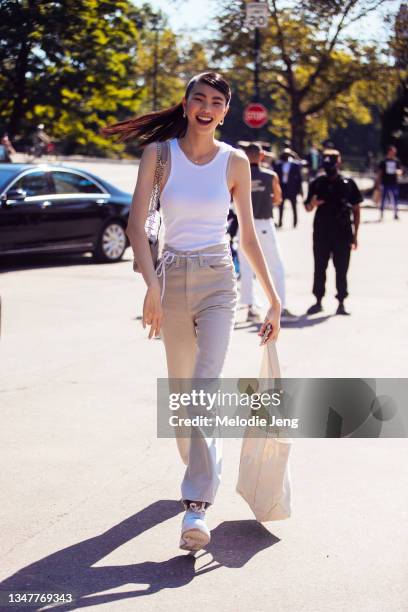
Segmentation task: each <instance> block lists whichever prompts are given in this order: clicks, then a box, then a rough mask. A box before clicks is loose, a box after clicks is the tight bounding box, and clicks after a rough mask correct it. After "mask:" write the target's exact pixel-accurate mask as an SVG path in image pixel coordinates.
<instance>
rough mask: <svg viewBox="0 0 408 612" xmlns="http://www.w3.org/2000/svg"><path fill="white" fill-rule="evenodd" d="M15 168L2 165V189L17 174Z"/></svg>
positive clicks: (0, 188)
mask: <svg viewBox="0 0 408 612" xmlns="http://www.w3.org/2000/svg"><path fill="white" fill-rule="evenodd" d="M16 174H17V173H16V169H15V168H2V167H1V165H0V191H1V190H2V189H3V187H5V186H6V185H7V183H8V182H9V180H10V179H12V178H13V176H16Z"/></svg>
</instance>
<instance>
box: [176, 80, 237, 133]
mask: <svg viewBox="0 0 408 612" xmlns="http://www.w3.org/2000/svg"><path fill="white" fill-rule="evenodd" d="M183 108H184V112H185V113H186V115H187V119H188V123H189V126H191V127H193V126H194V128H195V129H199V130H200V132H201V131H214V130H215V128H216V127H217V125H218V124H219V123H220V122H221V121H222V120H223V119H224V117H225V115H226V114H227V112H228V108H229V107H228V106H227V100H226V98H225V96H224V95H223V94H222V93H221V92H220V91H218V90H217V89H215V88H214V87H211V86H210V85H206V84H205V83H200V82H198V83H195V84H194V85H193V88H192V90H191V92H190V95H189V96H188V99H187V100H186V99H185V98H183Z"/></svg>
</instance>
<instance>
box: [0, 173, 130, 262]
mask: <svg viewBox="0 0 408 612" xmlns="http://www.w3.org/2000/svg"><path fill="white" fill-rule="evenodd" d="M131 200H132V196H131V194H129V193H126V192H124V191H121V190H120V189H117V188H116V187H114V186H113V185H111V184H109V183H107V182H106V181H105V180H102V179H100V178H98V177H96V176H95V175H93V174H91V173H90V172H85V171H83V170H78V169H76V168H70V167H67V166H62V165H56V164H44V165H43V164H41V165H39V164H0V255H11V254H17V253H40V252H41V253H57V252H58V253H67V252H71V253H74V252H75V253H81V252H82V253H84V252H92V253H93V255H94V257H95V259H96V260H97V261H100V262H115V261H119V260H120V259H121V257H122V255H123V253H124V251H125V249H126V248H127V247H128V246H129V242H128V239H127V237H126V234H125V228H126V224H127V220H128V216H129V209H130V204H131Z"/></svg>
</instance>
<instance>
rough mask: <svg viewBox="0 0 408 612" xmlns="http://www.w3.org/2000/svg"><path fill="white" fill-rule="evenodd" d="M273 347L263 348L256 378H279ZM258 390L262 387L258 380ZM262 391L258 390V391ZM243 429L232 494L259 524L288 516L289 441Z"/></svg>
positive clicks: (290, 440)
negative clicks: (257, 435) (256, 435)
mask: <svg viewBox="0 0 408 612" xmlns="http://www.w3.org/2000/svg"><path fill="white" fill-rule="evenodd" d="M280 377H281V374H280V368H279V361H278V355H277V352H276V346H275V343H274V342H272V341H271V342H268V343H267V344H266V345H265V347H264V354H263V358H262V364H261V371H260V374H259V378H260V379H264V378H268V379H271V378H273V379H276V378H280ZM259 382H260V387H262V380H260V381H259ZM262 390H266V389H262V388H260V389H258V391H260V392H262ZM250 431H251V428H249V427H248V428H247V430H246V432H245V434H244V438H243V440H242V447H241V457H240V464H239V475H238V482H237V486H236V491H237V492H238V493H239V494H240V495H241V496H242V497H243V498H244V499H245V501H246V502H247V503H248V504H249V506H250V508H251V510H252V512H253V513H254V515H255V518H256V519H257V520H258V521H259V522H261V523H264V522H267V521H280V520H282V519H286V518H289V517H290V515H291V484H290V483H291V478H290V468H289V453H290V449H291V445H292V439H291V438H279V437H273V433H271V432H267V431H265V432H264V435H263V436H260V437H250V435H249V432H250Z"/></svg>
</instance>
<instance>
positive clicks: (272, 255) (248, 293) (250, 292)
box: [238, 219, 286, 309]
mask: <svg viewBox="0 0 408 612" xmlns="http://www.w3.org/2000/svg"><path fill="white" fill-rule="evenodd" d="M254 222H255V230H256V233H257V235H258V239H259V242H260V245H261V248H262V251H263V253H264V256H265V260H266V264H267V266H268V268H269V272H270V274H271V276H272V280H273V282H274V285H275V287H276V291H277V292H278V295H279V297H280V300H281V302H282V309H283V308H285V307H286V293H285V269H284V267H283V260H282V256H281V253H280V250H279V246H278V241H277V236H276V229H275V224H274V222H273V219H254ZM238 231H239V230H238ZM238 257H239V266H240V272H241V298H240V301H241V304H248V305H249V304H254V273H253V270H252V268H251V266H250V265H249V262H248V259H247V258H246V257H245V255H244V253H243V251H242V249H241V248H240V249H239V251H238Z"/></svg>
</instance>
